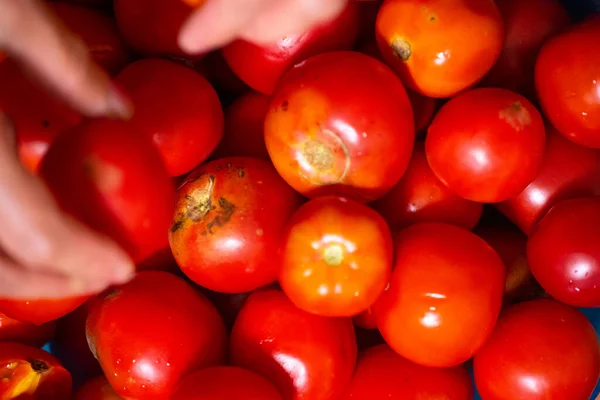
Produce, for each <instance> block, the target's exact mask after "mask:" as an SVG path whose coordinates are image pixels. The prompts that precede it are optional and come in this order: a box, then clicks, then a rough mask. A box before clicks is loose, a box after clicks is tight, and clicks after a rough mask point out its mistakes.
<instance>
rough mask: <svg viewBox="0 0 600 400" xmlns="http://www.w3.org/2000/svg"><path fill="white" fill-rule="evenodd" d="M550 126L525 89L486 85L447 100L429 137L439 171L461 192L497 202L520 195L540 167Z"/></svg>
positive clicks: (433, 164)
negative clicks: (520, 90)
mask: <svg viewBox="0 0 600 400" xmlns="http://www.w3.org/2000/svg"><path fill="white" fill-rule="evenodd" d="M544 148H545V127H544V122H543V120H542V116H541V115H540V113H539V111H538V110H537V109H536V108H535V107H534V106H533V104H531V103H530V102H529V100H527V99H526V98H525V97H523V96H521V95H520V94H517V93H514V92H511V91H509V90H506V89H497V88H482V89H474V90H471V91H469V92H466V93H463V94H461V95H459V96H457V97H455V98H453V99H452V100H450V101H449V102H448V103H446V104H445V105H444V106H443V107H442V109H441V110H440V111H439V112H438V114H437V115H436V116H435V118H434V119H433V122H432V123H431V126H430V127H429V130H428V132H427V138H426V139H425V151H426V154H427V160H428V162H429V165H430V167H431V169H432V170H433V172H434V173H435V175H436V176H437V177H438V178H439V179H440V180H441V181H442V182H444V183H445V184H446V185H447V186H448V187H449V188H450V190H452V191H453V192H455V193H456V194H458V195H459V196H461V197H464V198H466V199H469V200H472V201H478V202H482V203H495V202H499V201H503V200H506V199H508V198H510V197H513V196H516V195H517V194H519V193H520V192H521V191H522V190H523V189H525V187H527V185H529V184H530V183H531V181H533V180H534V179H535V177H536V175H537V174H538V172H539V171H540V168H541V166H542V161H543V158H544Z"/></svg>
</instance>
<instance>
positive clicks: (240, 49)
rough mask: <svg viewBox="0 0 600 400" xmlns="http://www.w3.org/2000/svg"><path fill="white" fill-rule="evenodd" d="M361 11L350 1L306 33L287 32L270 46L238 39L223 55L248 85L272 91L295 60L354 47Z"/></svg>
mask: <svg viewBox="0 0 600 400" xmlns="http://www.w3.org/2000/svg"><path fill="white" fill-rule="evenodd" d="M358 11H359V9H358V6H357V4H356V3H354V2H348V5H347V6H346V9H345V10H344V11H343V12H342V13H341V14H340V15H339V16H338V17H337V18H335V19H334V20H332V21H329V22H327V23H325V24H321V25H317V26H315V27H313V28H312V29H310V30H309V31H307V32H304V33H303V34H299V35H286V36H284V37H282V38H281V39H280V40H279V41H278V42H277V43H275V44H273V45H271V46H266V47H261V46H257V45H255V44H253V43H250V42H247V41H245V40H236V41H234V42H232V43H231V44H229V45H227V46H225V47H224V48H223V56H224V57H225V60H226V61H227V63H228V64H229V66H230V67H231V69H232V70H233V72H235V73H236V74H237V75H238V76H239V77H240V78H241V79H242V80H243V81H244V82H246V84H248V86H250V87H251V88H253V89H254V90H256V91H259V92H261V93H264V94H268V95H270V94H272V93H273V92H274V91H275V89H276V87H277V84H278V83H279V81H280V80H281V78H282V77H283V76H284V74H285V73H286V72H287V71H289V70H290V69H291V68H292V67H293V66H294V65H295V64H297V63H299V62H301V61H303V60H305V59H307V58H309V57H311V56H314V55H317V54H321V53H325V52H329V51H334V50H349V49H351V48H352V45H353V44H354V42H355V40H356V36H357V35H358V16H359V15H358Z"/></svg>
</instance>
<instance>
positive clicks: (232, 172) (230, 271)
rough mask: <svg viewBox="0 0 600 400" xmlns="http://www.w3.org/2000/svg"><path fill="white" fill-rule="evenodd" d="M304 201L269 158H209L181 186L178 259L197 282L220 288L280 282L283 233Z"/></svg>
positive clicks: (174, 235) (175, 240)
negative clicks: (278, 277)
mask: <svg viewBox="0 0 600 400" xmlns="http://www.w3.org/2000/svg"><path fill="white" fill-rule="evenodd" d="M300 201H301V199H300V196H298V194H297V193H296V192H294V191H293V190H292V188H290V187H289V186H288V185H287V184H286V183H285V182H284V181H283V179H281V177H279V175H277V172H276V171H275V169H274V168H273V166H272V165H271V163H270V162H268V161H266V160H261V159H258V158H250V157H230V158H222V159H219V160H215V161H212V162H210V163H207V164H204V165H202V166H200V167H199V168H197V169H196V170H195V171H194V172H192V173H191V174H190V175H189V176H188V177H187V178H186V180H185V182H184V183H183V184H182V185H181V186H180V188H179V191H178V197H177V204H176V212H175V217H174V219H173V225H172V227H171V230H170V232H169V237H170V242H171V249H172V250H173V255H174V256H175V260H177V264H179V267H180V268H181V270H182V271H183V272H184V273H185V274H186V275H187V276H188V277H189V278H190V279H192V280H193V281H194V282H196V283H197V284H199V285H201V286H204V287H205V288H207V289H210V290H214V291H218V292H226V293H243V292H249V291H252V290H254V289H256V288H259V287H261V286H264V285H267V284H269V283H272V282H275V281H276V280H277V272H278V270H279V265H280V262H279V259H278V257H277V253H278V250H279V244H280V240H281V235H282V234H283V231H284V228H285V223H286V222H287V220H288V219H289V218H290V217H291V216H292V214H293V213H294V211H296V209H297V208H298V206H299V205H300Z"/></svg>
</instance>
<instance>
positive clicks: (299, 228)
mask: <svg viewBox="0 0 600 400" xmlns="http://www.w3.org/2000/svg"><path fill="white" fill-rule="evenodd" d="M392 249H393V246H392V236H391V233H390V229H389V228H388V226H387V224H386V222H385V220H384V219H383V218H382V217H381V215H379V214H378V213H377V212H376V211H374V210H372V209H371V208H369V207H368V206H366V205H364V204H361V203H358V202H356V201H353V200H349V199H346V198H344V197H337V196H325V197H319V198H316V199H314V200H311V201H309V202H308V203H306V204H304V205H303V206H302V207H300V209H299V210H298V211H297V212H296V213H295V214H294V215H293V216H292V218H291V220H290V221H289V222H288V225H287V228H286V233H285V235H284V239H283V243H282V262H281V270H280V272H279V284H280V285H281V288H282V289H283V291H284V293H285V294H286V295H287V296H288V297H289V298H290V300H291V301H292V302H293V303H294V304H295V305H296V306H297V307H298V308H301V309H303V310H305V311H308V312H311V313H314V314H318V315H323V316H328V317H351V316H354V315H356V314H359V313H361V312H363V311H365V310H366V309H368V308H369V307H370V306H371V305H372V304H373V303H374V302H375V300H377V298H378V297H379V295H380V294H381V292H382V291H383V289H384V288H385V286H386V285H387V283H388V281H389V278H390V273H391V270H392Z"/></svg>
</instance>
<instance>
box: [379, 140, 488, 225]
mask: <svg viewBox="0 0 600 400" xmlns="http://www.w3.org/2000/svg"><path fill="white" fill-rule="evenodd" d="M373 207H374V208H375V209H376V210H377V211H379V212H380V213H381V215H383V217H384V218H385V219H386V221H387V223H388V224H389V225H390V227H391V229H392V230H400V229H403V228H406V227H407V226H409V225H412V224H415V223H418V222H446V223H449V224H452V225H456V226H460V227H463V228H465V229H469V230H470V229H473V228H474V227H475V225H477V222H478V221H479V218H481V213H482V212H483V205H482V204H480V203H475V202H472V201H469V200H466V199H463V198H462V197H460V196H458V195H456V194H454V193H453V192H452V191H450V189H448V188H447V187H446V185H444V184H443V183H442V182H441V181H440V180H439V179H438V178H437V177H436V176H435V174H434V173H433V171H432V170H431V168H429V164H428V163H427V157H426V156H425V151H424V149H423V146H422V145H421V144H420V143H418V144H417V146H416V147H415V151H414V152H413V155H412V159H411V161H410V164H409V165H408V169H407V170H406V173H405V174H404V176H403V177H402V178H401V179H400V181H399V182H398V183H397V184H396V186H394V187H393V189H392V190H391V191H390V192H389V193H388V194H386V195H385V196H383V197H382V198H381V199H379V200H377V201H376V202H375V203H373Z"/></svg>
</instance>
